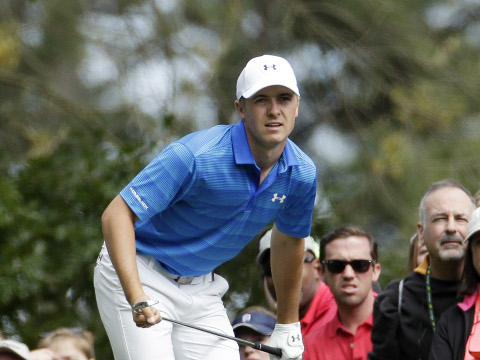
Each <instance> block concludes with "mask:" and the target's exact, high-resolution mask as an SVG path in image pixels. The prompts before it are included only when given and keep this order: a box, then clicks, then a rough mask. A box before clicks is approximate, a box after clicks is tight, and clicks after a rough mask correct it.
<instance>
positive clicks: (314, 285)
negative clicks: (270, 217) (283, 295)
mask: <svg viewBox="0 0 480 360" xmlns="http://www.w3.org/2000/svg"><path fill="white" fill-rule="evenodd" d="M271 233H272V230H271V229H269V228H267V229H266V231H265V230H264V232H261V233H260V236H261V238H260V241H259V253H258V255H257V264H258V265H259V266H260V267H261V269H262V275H261V276H262V283H263V289H264V292H265V297H266V299H267V302H268V304H269V307H270V308H271V310H272V311H274V312H276V308H277V302H276V292H275V286H274V284H273V279H272V272H271V270H270V243H271ZM262 234H263V235H262ZM318 257H319V245H318V243H317V242H316V241H315V240H314V239H313V237H311V236H309V237H306V238H305V252H304V257H303V270H302V289H301V293H300V302H299V318H300V324H301V326H302V334H303V336H305V335H306V334H308V333H309V332H310V331H312V330H314V329H316V328H318V327H320V326H321V325H322V324H324V323H326V322H328V321H329V320H330V319H332V318H333V317H334V316H335V313H336V311H337V305H336V304H335V300H334V299H333V295H332V293H331V292H330V289H329V288H328V286H327V285H325V283H324V282H323V281H322V276H321V274H320V268H321V266H320V260H319V259H318Z"/></svg>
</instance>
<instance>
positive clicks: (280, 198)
mask: <svg viewBox="0 0 480 360" xmlns="http://www.w3.org/2000/svg"><path fill="white" fill-rule="evenodd" d="M286 198H287V195H283V196H282V197H279V196H278V193H275V194H273V198H272V202H275V200H278V201H279V202H280V204H281V203H283V201H284V200H285V199H286Z"/></svg>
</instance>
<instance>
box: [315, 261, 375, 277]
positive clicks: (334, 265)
mask: <svg viewBox="0 0 480 360" xmlns="http://www.w3.org/2000/svg"><path fill="white" fill-rule="evenodd" d="M371 264H375V260H351V261H346V260H322V265H326V266H327V269H328V271H330V272H331V273H332V274H340V273H341V272H343V270H345V266H347V265H350V266H351V267H352V269H353V270H354V271H355V272H357V273H364V272H367V271H368V269H369V268H370V265H371Z"/></svg>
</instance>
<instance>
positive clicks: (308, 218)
mask: <svg viewBox="0 0 480 360" xmlns="http://www.w3.org/2000/svg"><path fill="white" fill-rule="evenodd" d="M316 177H317V175H316V169H315V165H314V164H313V162H312V160H311V159H310V158H309V157H308V156H307V155H306V154H305V153H304V152H303V151H302V150H300V148H299V147H298V146H297V145H295V144H294V143H293V142H292V141H290V140H288V141H287V143H286V146H285V149H284V151H283V153H282V156H281V157H280V160H279V161H278V162H277V164H276V165H275V167H274V168H273V169H272V170H271V171H270V173H269V174H268V175H267V177H266V178H265V180H264V181H263V182H262V184H261V186H259V185H258V184H259V182H260V168H258V166H257V165H256V164H255V160H254V158H253V155H252V153H251V151H250V147H249V146H248V140H247V136H246V133H245V127H244V124H243V122H242V121H241V122H239V123H238V124H235V125H218V126H215V127H213V128H210V129H207V130H202V131H198V132H195V133H192V134H189V135H187V136H185V137H183V138H182V139H180V140H178V141H175V142H173V143H171V144H170V145H168V146H167V147H166V148H165V149H164V150H163V151H162V152H161V153H160V154H159V155H158V156H157V157H156V158H155V159H154V160H152V162H151V163H150V164H149V165H147V167H146V168H145V169H143V170H142V171H141V172H140V173H139V174H138V175H137V176H136V177H135V178H134V179H133V180H132V181H131V182H130V183H129V184H128V185H127V186H126V187H125V188H124V189H123V190H122V191H121V193H120V195H121V196H122V198H123V199H124V200H125V201H126V203H127V204H128V205H129V206H130V208H131V209H132V211H133V212H134V213H135V214H136V215H137V216H138V218H139V220H138V221H137V222H136V224H135V237H136V246H137V251H138V252H139V253H141V254H145V255H149V256H152V257H154V258H155V259H156V260H157V261H158V262H159V263H160V265H161V266H162V267H163V268H165V270H167V271H168V272H170V273H172V274H176V275H181V276H200V275H203V274H207V273H209V272H211V271H213V270H214V269H215V268H216V267H217V266H219V265H221V264H222V263H224V262H225V261H227V260H229V259H231V258H233V257H235V255H237V254H238V253H239V252H240V251H241V250H242V249H243V248H244V247H245V245H246V244H247V243H248V242H249V241H250V240H252V239H253V238H254V237H255V235H257V234H258V233H259V232H260V230H262V228H263V227H264V226H266V225H267V224H269V223H271V222H275V224H276V226H277V227H278V229H279V230H280V231H281V232H283V233H285V234H288V235H291V236H294V237H306V236H308V235H309V234H310V230H311V222H312V214H313V205H314V201H315V193H316Z"/></svg>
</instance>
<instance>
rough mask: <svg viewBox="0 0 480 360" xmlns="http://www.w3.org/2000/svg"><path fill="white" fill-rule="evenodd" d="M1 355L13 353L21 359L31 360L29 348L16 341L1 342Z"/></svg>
mask: <svg viewBox="0 0 480 360" xmlns="http://www.w3.org/2000/svg"><path fill="white" fill-rule="evenodd" d="M0 353H2V354H3V353H11V354H15V355H18V356H19V357H20V358H22V359H25V360H30V350H29V349H28V346H27V345H25V344H23V343H21V342H18V341H15V340H2V341H0Z"/></svg>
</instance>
